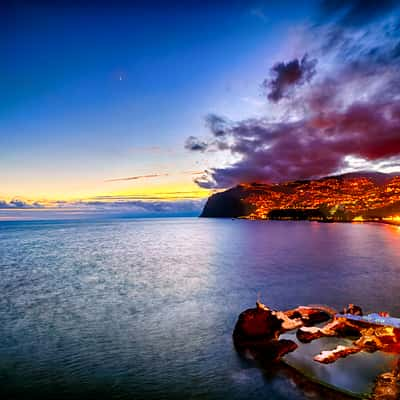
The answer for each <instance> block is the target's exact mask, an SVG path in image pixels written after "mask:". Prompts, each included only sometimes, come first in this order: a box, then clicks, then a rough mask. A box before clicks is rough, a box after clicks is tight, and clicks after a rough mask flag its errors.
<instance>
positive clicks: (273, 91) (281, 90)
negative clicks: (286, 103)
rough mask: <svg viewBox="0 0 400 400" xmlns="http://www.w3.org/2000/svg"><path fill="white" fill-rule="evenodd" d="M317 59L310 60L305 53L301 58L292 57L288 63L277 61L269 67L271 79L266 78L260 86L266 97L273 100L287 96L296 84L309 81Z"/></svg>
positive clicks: (313, 73) (299, 84) (313, 72)
mask: <svg viewBox="0 0 400 400" xmlns="http://www.w3.org/2000/svg"><path fill="white" fill-rule="evenodd" d="M316 64H317V60H315V59H313V60H310V59H309V58H308V56H307V54H305V55H304V56H303V58H302V59H301V60H299V59H297V58H296V59H294V60H292V61H289V62H288V63H284V62H279V63H277V64H275V65H274V66H273V67H272V68H271V75H272V78H271V79H266V80H265V81H264V82H263V83H262V86H263V88H264V89H265V91H266V92H267V97H268V99H269V100H271V101H273V102H277V101H279V100H281V99H282V98H283V97H287V96H288V95H289V94H290V92H291V90H293V88H295V87H296V86H301V85H303V84H304V83H305V82H309V81H310V80H311V79H312V77H313V76H314V75H315V72H316V71H315V66H316Z"/></svg>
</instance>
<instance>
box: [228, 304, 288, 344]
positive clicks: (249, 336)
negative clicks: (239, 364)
mask: <svg viewBox="0 0 400 400" xmlns="http://www.w3.org/2000/svg"><path fill="white" fill-rule="evenodd" d="M281 327H282V321H281V320H280V319H279V318H277V316H276V315H275V314H274V313H273V312H272V311H271V310H270V309H269V308H267V307H265V306H264V307H261V306H257V308H249V309H248V310H246V311H244V312H242V313H241V314H240V315H239V319H238V321H237V323H236V326H235V329H234V331H233V340H234V343H235V345H236V346H238V347H241V346H246V347H247V346H248V345H249V344H251V343H257V342H258V343H263V342H266V341H270V340H273V339H278V337H279V335H280V332H281Z"/></svg>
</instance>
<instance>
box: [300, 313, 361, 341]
mask: <svg viewBox="0 0 400 400" xmlns="http://www.w3.org/2000/svg"><path fill="white" fill-rule="evenodd" d="M360 330H361V328H357V327H356V326H353V324H352V323H351V322H350V321H348V320H347V319H346V318H345V317H336V318H335V319H334V320H333V321H332V322H329V323H328V324H326V325H324V326H323V327H322V328H318V327H310V328H307V327H303V328H300V329H299V330H298V331H297V333H296V336H297V338H298V339H299V340H300V342H302V343H309V342H311V341H312V340H315V339H319V338H321V337H324V336H341V337H346V336H355V337H360V336H361V334H360Z"/></svg>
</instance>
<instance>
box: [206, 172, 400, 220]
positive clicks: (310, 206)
mask: <svg viewBox="0 0 400 400" xmlns="http://www.w3.org/2000/svg"><path fill="white" fill-rule="evenodd" d="M399 213H400V176H393V175H386V174H380V173H353V174H346V175H339V176H333V177H327V178H322V179H317V180H303V181H294V182H285V183H280V184H260V183H252V184H241V185H238V186H236V187H234V188H231V189H228V190H226V191H224V192H220V193H216V194H214V195H212V196H211V197H210V198H209V199H208V201H207V203H206V205H205V206H204V209H203V212H202V214H201V217H216V218H218V217H219V218H238V217H244V218H251V219H312V220H343V221H348V220H352V219H354V218H359V219H362V218H368V219H371V218H375V217H376V218H382V217H387V216H393V215H398V214H399Z"/></svg>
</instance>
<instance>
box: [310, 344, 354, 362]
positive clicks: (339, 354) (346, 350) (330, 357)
mask: <svg viewBox="0 0 400 400" xmlns="http://www.w3.org/2000/svg"><path fill="white" fill-rule="evenodd" d="M361 350H362V349H361V348H360V347H346V346H341V345H339V346H337V347H336V349H334V350H324V351H321V353H320V354H318V355H316V356H315V357H314V361H318V362H320V363H322V364H331V363H333V362H335V361H336V360H338V359H339V358H344V357H347V356H348V355H350V354H354V353H359V352H360V351H361Z"/></svg>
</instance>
